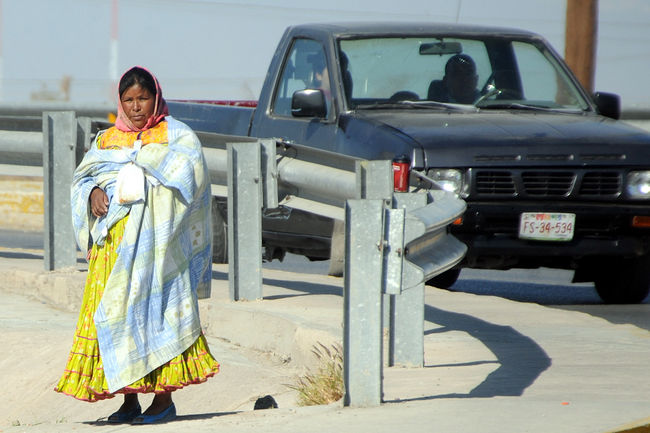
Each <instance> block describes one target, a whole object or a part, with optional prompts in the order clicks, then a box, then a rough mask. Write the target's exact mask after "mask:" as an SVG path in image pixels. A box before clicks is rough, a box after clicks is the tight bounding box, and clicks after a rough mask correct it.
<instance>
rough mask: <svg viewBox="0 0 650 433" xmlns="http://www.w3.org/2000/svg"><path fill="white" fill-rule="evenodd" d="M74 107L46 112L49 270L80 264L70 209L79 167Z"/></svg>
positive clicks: (44, 160)
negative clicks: (77, 166) (73, 175)
mask: <svg viewBox="0 0 650 433" xmlns="http://www.w3.org/2000/svg"><path fill="white" fill-rule="evenodd" d="M76 149H77V120H76V118H75V113H74V111H62V112H44V113H43V197H44V211H45V225H44V247H45V248H44V257H43V258H44V264H45V269H46V270H48V271H51V270H54V269H60V268H64V267H68V266H75V265H76V264H77V247H76V244H75V240H74V239H75V237H74V230H73V228H72V213H71V211H70V185H71V184H72V174H73V172H74V169H75V167H76V163H77V161H76Z"/></svg>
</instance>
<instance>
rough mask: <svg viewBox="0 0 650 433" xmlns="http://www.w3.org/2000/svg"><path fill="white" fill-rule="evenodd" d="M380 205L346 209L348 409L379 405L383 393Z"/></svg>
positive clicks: (352, 203) (351, 203) (360, 203)
mask: <svg viewBox="0 0 650 433" xmlns="http://www.w3.org/2000/svg"><path fill="white" fill-rule="evenodd" d="M384 208H385V206H384V201H383V200H348V201H347V202H346V207H345V225H346V227H345V228H346V230H345V257H346V260H345V277H344V289H343V316H344V319H343V381H344V386H345V396H344V404H345V405H346V406H377V405H379V404H380V403H381V392H382V338H383V335H382V334H383V332H382V260H383V259H382V250H383V230H384V229H383V213H384Z"/></svg>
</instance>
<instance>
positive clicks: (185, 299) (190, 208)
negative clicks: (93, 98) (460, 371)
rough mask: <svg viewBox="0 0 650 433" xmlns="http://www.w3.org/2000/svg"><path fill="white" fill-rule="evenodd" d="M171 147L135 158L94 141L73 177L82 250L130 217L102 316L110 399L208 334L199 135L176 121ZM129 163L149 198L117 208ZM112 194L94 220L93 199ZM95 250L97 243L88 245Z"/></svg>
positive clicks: (98, 321) (205, 184)
mask: <svg viewBox="0 0 650 433" xmlns="http://www.w3.org/2000/svg"><path fill="white" fill-rule="evenodd" d="M166 120H167V122H168V138H169V140H168V141H169V143H168V144H167V145H165V144H158V143H151V144H148V145H146V146H144V147H142V149H141V150H140V151H138V152H136V151H131V150H125V149H99V148H98V147H97V143H96V142H95V143H94V145H93V146H92V148H91V149H90V150H89V151H88V153H87V154H86V155H85V157H84V159H83V161H82V162H81V164H80V165H79V167H78V168H77V169H76V171H75V174H74V178H73V183H72V191H71V196H72V214H73V217H72V219H73V225H74V228H75V233H76V236H77V243H78V245H79V247H80V248H81V250H82V251H86V249H87V248H88V246H89V245H90V243H92V242H94V243H96V244H98V245H103V243H104V241H105V237H106V235H107V233H108V230H109V229H110V228H111V227H112V226H113V225H114V224H115V223H116V222H117V221H119V220H120V219H122V218H123V217H124V216H126V215H127V214H129V219H128V221H127V223H126V225H125V229H124V236H123V238H122V242H121V244H120V246H119V250H118V257H117V260H116V262H115V266H114V268H113V270H112V271H111V274H110V276H109V277H108V281H107V282H106V286H105V289H104V295H103V297H102V300H101V302H100V304H99V306H98V308H97V311H96V313H95V325H96V327H97V339H98V342H99V349H100V353H101V356H102V360H103V363H104V373H105V376H106V380H107V383H108V388H109V392H115V391H117V390H119V389H121V388H123V387H124V386H127V385H129V384H131V383H133V382H135V381H136V380H138V379H140V378H142V377H144V376H145V375H146V374H147V373H149V372H151V371H152V370H154V369H155V368H157V367H159V366H160V365H162V364H164V363H166V362H168V361H169V360H171V359H172V358H174V357H176V356H177V355H179V354H181V353H182V352H183V351H185V350H186V349H187V348H188V347H189V346H191V345H192V343H194V341H195V340H196V339H197V338H198V337H199V336H200V334H201V326H200V321H199V310H198V302H197V299H198V298H199V297H209V294H210V280H211V263H212V227H211V214H210V212H211V194H210V181H209V173H208V169H207V165H206V162H205V158H204V157H203V153H202V151H201V145H200V142H199V140H198V138H197V136H196V134H194V132H193V131H192V130H191V129H190V128H189V127H187V126H186V125H185V124H183V123H182V122H179V121H177V120H175V119H173V118H172V117H167V118H166ZM129 162H134V163H135V164H136V165H138V166H140V167H142V168H143V170H144V172H145V176H146V178H147V182H146V189H145V199H144V201H139V202H136V203H133V204H130V205H120V204H118V203H117V201H116V200H115V198H114V195H113V192H114V186H115V178H116V176H117V173H118V172H119V170H120V168H121V167H123V166H124V164H127V163H129ZM95 186H99V187H100V188H102V189H103V190H104V191H106V193H107V194H108V197H109V200H110V204H109V211H108V214H107V215H105V216H104V217H101V218H95V217H94V216H93V215H92V213H91V212H90V206H89V196H90V192H91V191H92V189H93V188H94V187H95ZM89 242H90V243H89Z"/></svg>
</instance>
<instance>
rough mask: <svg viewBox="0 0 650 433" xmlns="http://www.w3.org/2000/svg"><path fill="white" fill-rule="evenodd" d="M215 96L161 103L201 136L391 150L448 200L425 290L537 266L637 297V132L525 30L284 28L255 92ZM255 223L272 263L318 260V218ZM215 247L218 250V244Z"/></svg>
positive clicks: (647, 213) (649, 236)
mask: <svg viewBox="0 0 650 433" xmlns="http://www.w3.org/2000/svg"><path fill="white" fill-rule="evenodd" d="M452 58H454V60H450V59H452ZM468 59H470V60H468ZM448 62H450V64H452V63H454V62H456V63H459V64H464V65H465V66H466V67H467V66H468V65H469V69H467V70H464V71H463V70H461V69H458V68H456V69H454V68H453V67H451V66H447V64H448ZM472 64H473V65H472ZM461 66H462V65H461ZM459 67H460V66H459ZM472 68H473V69H472ZM446 69H448V70H447V74H446V71H445V70H446ZM468 71H469V72H468ZM472 71H473V72H472ZM445 75H447V76H445ZM464 75H467V76H466V77H465V78H467V79H468V81H469V85H470V86H474V87H473V88H472V89H471V90H472V92H470V93H469V95H471V98H470V97H469V96H467V95H465V96H464V97H459V96H456V97H454V96H453V95H452V93H453V90H452V86H453V85H454V84H452V81H454V79H457V78H462V76H464ZM228 104H229V105H228V106H224V105H219V104H214V103H212V104H208V103H201V104H198V103H186V102H185V103H181V102H176V103H171V104H170V109H171V111H172V114H173V115H175V116H176V117H178V118H180V119H181V120H183V121H185V122H187V123H189V124H190V125H192V126H194V127H195V128H197V129H199V130H203V131H212V132H218V133H222V134H229V135H242V136H251V137H258V138H267V137H275V138H278V137H279V138H281V139H283V140H285V141H287V142H292V143H298V144H302V145H307V146H313V147H315V148H319V149H325V150H328V151H331V152H337V153H341V154H346V155H352V156H356V157H360V158H364V159H369V160H385V159H388V160H393V159H395V158H396V157H400V156H402V157H404V158H405V159H406V160H407V161H409V166H410V177H409V185H410V186H409V187H410V189H411V190H415V189H418V188H436V187H439V188H444V189H447V190H449V191H453V192H455V193H457V194H458V195H459V196H460V197H461V198H463V199H464V200H465V201H466V202H467V206H468V207H467V211H466V213H465V214H464V217H463V218H462V221H458V222H456V224H455V225H453V226H452V228H451V231H452V233H453V234H454V235H455V236H456V237H457V238H459V239H460V240H462V241H463V242H465V243H466V244H467V245H468V252H467V255H466V257H465V259H464V261H463V262H462V263H461V264H460V266H459V268H458V269H452V270H450V271H447V272H446V273H444V274H441V275H439V276H437V277H435V278H434V279H433V280H432V281H431V283H432V284H434V285H436V286H438V287H443V288H446V287H450V286H451V285H452V284H453V283H454V282H455V281H456V278H457V277H458V273H459V271H460V267H469V268H485V269H509V268H515V267H519V268H536V267H541V266H545V267H551V268H560V269H573V270H575V277H574V280H575V281H594V282H595V286H596V290H597V292H598V294H599V295H600V297H601V298H602V299H603V300H604V301H605V302H608V303H634V302H640V301H642V300H643V299H644V298H645V297H646V296H647V295H648V291H649V287H650V284H649V283H650V134H648V133H647V132H645V131H643V130H641V129H637V128H634V127H632V126H630V125H628V124H626V123H623V122H621V121H618V120H616V119H618V118H619V115H620V101H619V98H618V96H617V95H613V94H609V93H596V94H594V95H590V94H588V93H587V92H586V91H585V89H584V88H582V87H581V86H580V84H579V83H578V81H577V80H576V78H575V77H574V75H573V74H572V73H571V71H570V70H569V68H568V67H567V65H566V64H565V63H564V62H563V60H562V59H561V57H560V56H559V55H558V54H557V53H556V52H555V51H554V50H553V49H552V47H551V46H550V45H549V44H548V43H547V42H546V41H545V40H544V39H543V38H542V37H540V36H539V35H536V34H533V33H530V32H527V31H522V30H513V29H504V28H490V27H479V26H461V25H435V24H430V23H426V24H419V23H363V24H308V25H300V26H295V27H290V28H288V29H287V30H286V32H285V34H284V36H283V38H282V39H281V41H280V43H279V45H278V48H277V51H276V53H275V55H274V57H273V59H272V61H271V64H270V67H269V70H268V73H267V76H266V81H265V83H264V87H263V89H262V92H261V95H260V98H259V101H257V102H253V103H251V102H248V103H233V102H228ZM233 105H239V106H233ZM221 205H223V203H221ZM263 228H264V231H263V241H264V244H265V246H266V247H267V248H269V249H271V250H272V251H274V253H273V254H272V256H274V257H281V256H282V253H283V252H284V251H290V252H294V253H298V254H302V255H305V256H308V257H310V258H312V259H326V258H328V257H329V255H330V243H331V235H332V229H333V224H332V220H329V219H326V218H323V217H316V216H313V215H309V214H305V213H302V212H298V211H294V212H292V214H291V218H289V220H286V221H285V220H277V219H276V220H265V221H264V223H263ZM217 251H218V252H221V253H222V257H223V258H225V255H224V254H225V251H226V245H225V243H223V242H221V243H220V248H218V249H217Z"/></svg>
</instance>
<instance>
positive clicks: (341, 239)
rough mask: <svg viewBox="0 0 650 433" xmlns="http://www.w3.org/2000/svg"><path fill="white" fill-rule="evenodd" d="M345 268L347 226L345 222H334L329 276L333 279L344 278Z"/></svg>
mask: <svg viewBox="0 0 650 433" xmlns="http://www.w3.org/2000/svg"><path fill="white" fill-rule="evenodd" d="M344 267H345V224H344V223H343V221H340V220H334V228H333V229H332V244H331V246H330V267H329V270H328V271H327V274H328V275H330V276H333V277H342V276H343V268H344Z"/></svg>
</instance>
